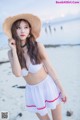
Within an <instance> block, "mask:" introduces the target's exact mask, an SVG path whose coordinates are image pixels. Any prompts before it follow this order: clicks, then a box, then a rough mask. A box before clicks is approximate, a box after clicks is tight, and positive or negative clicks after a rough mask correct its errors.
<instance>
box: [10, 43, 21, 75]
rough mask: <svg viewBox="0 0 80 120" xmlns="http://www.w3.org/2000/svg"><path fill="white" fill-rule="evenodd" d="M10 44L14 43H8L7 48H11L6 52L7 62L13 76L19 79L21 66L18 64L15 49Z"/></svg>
mask: <svg viewBox="0 0 80 120" xmlns="http://www.w3.org/2000/svg"><path fill="white" fill-rule="evenodd" d="M11 42H14V41H9V46H10V47H11V50H9V51H8V57H9V60H10V63H11V67H12V72H13V74H14V75H15V76H16V77H20V76H21V66H20V63H19V59H18V56H17V52H16V47H15V46H14V44H12V43H11ZM13 46H14V47H13Z"/></svg>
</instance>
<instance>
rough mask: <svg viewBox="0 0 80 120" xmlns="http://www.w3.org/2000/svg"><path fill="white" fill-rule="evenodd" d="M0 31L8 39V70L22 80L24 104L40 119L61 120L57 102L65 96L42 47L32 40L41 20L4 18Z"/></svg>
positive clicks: (38, 33)
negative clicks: (49, 110)
mask: <svg viewBox="0 0 80 120" xmlns="http://www.w3.org/2000/svg"><path fill="white" fill-rule="evenodd" d="M3 30H4V32H5V34H6V35H7V36H8V38H9V42H8V43H9V46H10V48H11V49H10V50H9V51H8V56H9V60H10V63H11V67H12V72H13V74H14V75H15V76H16V77H20V76H23V78H24V80H25V81H26V90H25V98H26V107H27V109H28V110H29V111H31V112H34V113H36V115H37V116H38V118H39V119H40V120H50V118H49V116H48V111H47V108H50V109H51V113H52V118H53V120H62V113H61V101H63V102H66V101H67V97H66V95H65V93H64V90H63V87H62V85H61V83H60V81H59V80H58V77H57V75H56V73H55V70H54V68H53V67H52V65H51V62H50V61H49V58H48V56H47V53H46V50H45V47H44V45H43V44H42V43H40V42H37V41H36V39H37V38H38V37H39V35H40V30H41V21H40V19H39V18H38V17H37V16H34V15H32V14H20V15H16V16H13V17H9V18H7V19H6V20H5V21H4V24H3Z"/></svg>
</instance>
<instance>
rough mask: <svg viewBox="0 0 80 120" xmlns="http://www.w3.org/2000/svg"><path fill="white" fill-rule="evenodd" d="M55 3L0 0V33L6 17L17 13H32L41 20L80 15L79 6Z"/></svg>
mask: <svg viewBox="0 0 80 120" xmlns="http://www.w3.org/2000/svg"><path fill="white" fill-rule="evenodd" d="M56 1H60V0H0V31H2V30H1V29H2V23H3V21H4V19H5V18H6V17H9V16H13V15H16V14H19V13H32V14H35V15H37V16H39V17H40V18H41V20H49V19H54V18H59V17H65V16H66V15H70V14H71V15H77V14H80V4H56ZM70 1H71V0H70ZM75 1H78V0H75Z"/></svg>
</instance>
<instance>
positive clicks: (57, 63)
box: [0, 46, 80, 120]
mask: <svg viewBox="0 0 80 120" xmlns="http://www.w3.org/2000/svg"><path fill="white" fill-rule="evenodd" d="M8 50H9V48H6V49H2V50H0V55H1V57H0V63H1V64H0V111H7V112H9V120H38V118H37V117H36V115H35V114H34V113H29V112H28V111H27V110H26V106H25V85H26V82H25V81H24V79H23V78H22V77H15V76H14V75H13V74H12V71H11V65H10V62H9V59H8V56H7V52H8ZM46 51H47V53H48V56H49V58H50V60H51V63H52V65H53V67H55V69H56V71H57V74H58V76H59V78H60V81H61V83H62V85H63V87H64V89H65V92H66V94H67V96H68V101H67V103H65V104H64V103H62V116H63V120H80V117H79V115H80V107H79V106H80V95H79V91H80V73H79V71H80V62H79V61H80V54H79V51H80V46H73V47H71V46H61V47H56V48H53V47H50V48H46ZM2 61H3V62H2ZM6 61H7V62H6ZM67 111H69V112H71V113H72V114H71V116H67V115H66V114H67ZM49 116H50V118H51V113H50V111H49ZM51 120H52V119H51Z"/></svg>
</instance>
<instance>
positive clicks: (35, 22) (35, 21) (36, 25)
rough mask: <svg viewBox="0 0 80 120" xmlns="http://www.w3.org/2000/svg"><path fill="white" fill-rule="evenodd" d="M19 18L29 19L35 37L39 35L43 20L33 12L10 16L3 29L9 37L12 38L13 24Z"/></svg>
mask: <svg viewBox="0 0 80 120" xmlns="http://www.w3.org/2000/svg"><path fill="white" fill-rule="evenodd" d="M19 19H24V20H27V21H28V22H29V23H30V25H31V28H32V31H31V32H32V34H33V35H34V37H35V38H38V37H39V35H40V31H41V20H40V19H39V17H37V16H35V15H32V14H18V15H15V16H12V17H8V18H7V19H6V20H5V21H4V23H3V31H4V33H5V34H6V35H7V36H8V38H12V33H11V27H12V24H13V23H14V22H15V21H17V20H19Z"/></svg>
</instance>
